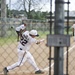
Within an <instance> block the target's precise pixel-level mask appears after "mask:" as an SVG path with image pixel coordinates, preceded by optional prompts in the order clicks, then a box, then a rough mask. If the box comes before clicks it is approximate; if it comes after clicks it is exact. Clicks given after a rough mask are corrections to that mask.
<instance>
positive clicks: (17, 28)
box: [16, 24, 26, 31]
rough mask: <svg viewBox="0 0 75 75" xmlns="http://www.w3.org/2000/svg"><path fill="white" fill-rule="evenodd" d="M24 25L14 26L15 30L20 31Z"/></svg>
mask: <svg viewBox="0 0 75 75" xmlns="http://www.w3.org/2000/svg"><path fill="white" fill-rule="evenodd" d="M25 28H26V26H24V24H22V25H20V26H19V27H16V31H20V30H21V29H22V30H24V29H25Z"/></svg>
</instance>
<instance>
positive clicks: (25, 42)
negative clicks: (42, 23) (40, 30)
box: [3, 30, 44, 75]
mask: <svg viewBox="0 0 75 75" xmlns="http://www.w3.org/2000/svg"><path fill="white" fill-rule="evenodd" d="M36 36H39V35H38V34H37V31H36V30H31V31H30V32H29V31H25V32H24V33H23V35H22V38H21V40H20V42H19V45H18V50H17V51H18V61H17V62H16V63H14V64H13V65H11V66H7V67H5V68H4V69H3V71H4V75H7V72H8V71H10V70H12V69H14V68H16V67H19V66H21V65H23V64H24V62H25V61H28V62H29V63H30V64H31V65H32V66H33V68H34V69H35V74H42V73H44V72H43V71H42V70H40V69H39V68H38V67H37V65H36V63H35V60H34V58H33V56H32V55H31V53H30V52H29V49H30V46H31V45H32V44H33V43H36V44H40V42H43V41H44V39H42V40H36V39H35V37H36Z"/></svg>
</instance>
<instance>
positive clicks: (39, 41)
mask: <svg viewBox="0 0 75 75" xmlns="http://www.w3.org/2000/svg"><path fill="white" fill-rule="evenodd" d="M41 42H44V39H42V40H38V41H37V42H36V44H40V43H41Z"/></svg>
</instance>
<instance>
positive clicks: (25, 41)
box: [20, 35, 29, 46]
mask: <svg viewBox="0 0 75 75" xmlns="http://www.w3.org/2000/svg"><path fill="white" fill-rule="evenodd" d="M28 40H29V39H28V35H23V36H22V39H21V40H20V43H21V44H22V45H23V46H25V45H26V44H27V43H28Z"/></svg>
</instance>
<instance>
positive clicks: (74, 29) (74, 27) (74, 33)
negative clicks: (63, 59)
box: [71, 24, 75, 41]
mask: <svg viewBox="0 0 75 75" xmlns="http://www.w3.org/2000/svg"><path fill="white" fill-rule="evenodd" d="M71 28H72V29H73V36H74V41H75V24H73V25H72V27H71Z"/></svg>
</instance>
